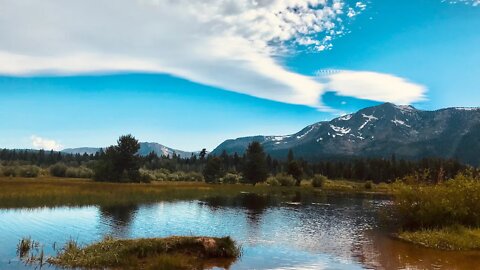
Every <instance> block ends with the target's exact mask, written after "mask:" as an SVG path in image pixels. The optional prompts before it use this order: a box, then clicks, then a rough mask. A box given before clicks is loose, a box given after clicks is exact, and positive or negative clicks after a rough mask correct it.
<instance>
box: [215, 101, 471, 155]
mask: <svg viewBox="0 0 480 270" xmlns="http://www.w3.org/2000/svg"><path fill="white" fill-rule="evenodd" d="M253 141H258V142H260V143H262V145H263V146H264V148H265V151H266V152H268V153H269V154H270V155H272V156H274V157H277V158H285V157H286V155H287V153H288V150H289V149H292V150H293V152H294V154H295V155H296V156H297V157H302V158H304V159H307V160H317V159H325V158H332V157H354V156H366V157H390V156H391V155H392V154H395V155H396V156H398V157H403V158H421V157H443V158H458V159H459V160H461V161H464V162H467V163H470V164H473V165H478V164H480V154H479V153H480V108H447V109H441V110H437V111H421V110H417V109H415V108H414V107H412V106H398V105H394V104H391V103H385V104H382V105H379V106H375V107H369V108H365V109H362V110H360V111H358V112H356V113H353V114H349V115H344V116H341V117H338V118H335V119H333V120H331V121H325V122H318V123H315V124H313V125H310V126H307V127H306V128H304V129H302V130H301V131H299V132H298V133H295V134H292V135H286V136H255V137H244V138H238V139H234V140H227V141H225V142H223V143H222V144H220V145H219V146H218V147H217V148H216V149H215V150H214V151H213V152H212V154H214V155H219V154H220V153H222V151H223V150H225V151H227V153H229V154H233V153H234V152H237V153H239V154H242V153H243V152H244V151H245V149H246V147H247V145H248V144H249V143H251V142H253Z"/></svg>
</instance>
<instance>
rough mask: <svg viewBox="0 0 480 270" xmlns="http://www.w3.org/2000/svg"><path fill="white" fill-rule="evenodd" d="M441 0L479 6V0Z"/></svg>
mask: <svg viewBox="0 0 480 270" xmlns="http://www.w3.org/2000/svg"><path fill="white" fill-rule="evenodd" d="M442 2H447V3H449V4H465V5H471V6H474V7H477V6H480V0H442Z"/></svg>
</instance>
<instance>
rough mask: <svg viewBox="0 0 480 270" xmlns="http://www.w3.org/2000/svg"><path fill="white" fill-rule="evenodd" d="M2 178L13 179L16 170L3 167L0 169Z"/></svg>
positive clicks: (10, 167) (11, 167)
mask: <svg viewBox="0 0 480 270" xmlns="http://www.w3.org/2000/svg"><path fill="white" fill-rule="evenodd" d="M2 173H3V176H7V177H15V176H17V170H16V169H15V167H13V166H4V167H2Z"/></svg>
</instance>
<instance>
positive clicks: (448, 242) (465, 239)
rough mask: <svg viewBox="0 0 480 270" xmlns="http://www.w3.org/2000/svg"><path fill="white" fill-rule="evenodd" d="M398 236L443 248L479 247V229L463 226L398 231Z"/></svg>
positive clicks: (423, 244) (428, 245) (409, 240)
mask: <svg viewBox="0 0 480 270" xmlns="http://www.w3.org/2000/svg"><path fill="white" fill-rule="evenodd" d="M398 238H400V239H402V240H404V241H407V242H410V243H414V244H417V245H421V246H424V247H429V248H436V249H443V250H479V249H480V229H470V228H466V227H463V226H451V227H446V228H443V229H424V230H418V231H413V232H410V231H406V232H400V233H399V234H398Z"/></svg>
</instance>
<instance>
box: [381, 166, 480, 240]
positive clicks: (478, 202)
mask: <svg viewBox="0 0 480 270" xmlns="http://www.w3.org/2000/svg"><path fill="white" fill-rule="evenodd" d="M391 210H392V211H391V212H390V214H391V215H392V219H393V221H394V222H395V224H397V225H398V226H399V230H400V231H401V232H400V233H399V234H398V237H399V238H400V239H403V240H406V241H408V242H412V243H416V244H419V245H422V246H426V247H432V248H439V249H446V250H471V249H480V212H479V210H480V181H479V179H477V178H475V177H474V176H472V175H465V174H459V175H457V176H456V177H455V178H454V179H450V180H447V181H444V182H441V183H439V184H435V185H407V184H402V183H398V184H396V187H395V200H394V205H393V208H392V209H391Z"/></svg>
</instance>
